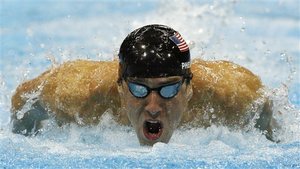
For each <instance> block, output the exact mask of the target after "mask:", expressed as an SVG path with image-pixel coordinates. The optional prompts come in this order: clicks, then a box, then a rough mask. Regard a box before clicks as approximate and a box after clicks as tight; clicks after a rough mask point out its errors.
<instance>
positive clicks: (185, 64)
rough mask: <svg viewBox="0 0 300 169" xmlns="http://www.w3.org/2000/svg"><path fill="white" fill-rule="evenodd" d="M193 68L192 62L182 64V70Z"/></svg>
mask: <svg viewBox="0 0 300 169" xmlns="http://www.w3.org/2000/svg"><path fill="white" fill-rule="evenodd" d="M190 67H191V62H183V63H181V68H182V69H188V68H190Z"/></svg>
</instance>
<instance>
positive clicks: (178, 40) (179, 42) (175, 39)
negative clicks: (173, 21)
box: [170, 32, 189, 52]
mask: <svg viewBox="0 0 300 169" xmlns="http://www.w3.org/2000/svg"><path fill="white" fill-rule="evenodd" d="M170 39H171V41H173V42H174V43H175V44H176V45H177V47H178V49H179V50H180V52H185V51H188V50H189V46H188V45H187V44H186V43H185V40H184V39H183V38H182V37H181V35H180V34H179V33H178V32H175V34H174V35H173V36H171V37H170Z"/></svg>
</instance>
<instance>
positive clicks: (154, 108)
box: [145, 91, 162, 119]
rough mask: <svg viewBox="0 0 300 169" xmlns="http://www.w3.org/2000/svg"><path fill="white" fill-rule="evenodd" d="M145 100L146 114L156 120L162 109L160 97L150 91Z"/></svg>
mask: <svg viewBox="0 0 300 169" xmlns="http://www.w3.org/2000/svg"><path fill="white" fill-rule="evenodd" d="M146 99H147V105H146V107H145V110H146V112H147V113H148V114H149V115H150V116H151V117H152V118H154V119H155V118H157V117H158V116H159V115H160V113H161V111H162V107H161V105H160V96H159V95H158V93H157V92H156V91H152V92H151V93H150V94H149V96H148V97H147V98H146Z"/></svg>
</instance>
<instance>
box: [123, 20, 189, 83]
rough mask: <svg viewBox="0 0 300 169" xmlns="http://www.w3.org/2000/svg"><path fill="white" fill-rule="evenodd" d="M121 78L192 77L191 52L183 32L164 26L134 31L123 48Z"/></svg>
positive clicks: (150, 26)
mask: <svg viewBox="0 0 300 169" xmlns="http://www.w3.org/2000/svg"><path fill="white" fill-rule="evenodd" d="M119 61H120V64H119V80H122V79H125V78H126V77H139V78H155V77H167V76H184V77H185V78H188V79H190V78H191V76H192V74H191V71H190V51H189V47H188V45H187V44H186V42H185V41H184V39H183V38H182V37H181V35H180V34H179V33H178V32H176V31H175V30H173V29H172V28H170V27H167V26H164V25H147V26H144V27H141V28H139V29H136V30H135V31H133V32H131V33H130V34H129V35H128V36H127V37H126V38H125V39H124V41H123V43H122V45H121V47H120V51H119Z"/></svg>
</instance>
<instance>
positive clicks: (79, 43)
mask: <svg viewBox="0 0 300 169" xmlns="http://www.w3.org/2000/svg"><path fill="white" fill-rule="evenodd" d="M299 11H300V2H299V1H298V0H289V1H284V0H274V1H271V0H270V1H269V0H261V1H258V0H252V1H250V0H245V1H239V0H230V1H223V0H222V1H218V0H215V1H211V0H204V1H197V0H187V1H180V0H168V1H159V0H154V1H152V0H145V1H137V0H136V1H135V0H122V1H114V0H113V1H111V0H104V1H93V0H91V1H86V2H85V1H68V0H66V1H58V0H46V1H35V0H26V1H22V2H20V1H17V0H1V1H0V36H1V39H0V40H1V48H0V52H1V53H0V56H1V62H0V86H1V87H0V92H1V93H0V154H1V155H0V168H300V90H299V86H300V78H299V71H300V70H299V67H300V66H299V65H300V12H299ZM152 23H160V24H165V25H168V26H170V27H173V28H174V29H175V30H178V31H179V32H180V33H181V35H182V36H183V37H184V38H185V39H186V41H187V42H188V44H189V46H190V48H191V55H192V58H203V59H206V60H230V61H233V62H235V63H238V64H240V65H242V66H244V67H246V68H248V69H250V70H251V71H253V72H254V73H255V74H257V75H259V76H260V77H261V80H262V81H263V83H264V84H265V86H266V87H267V88H268V91H267V94H268V95H269V96H270V98H271V99H272V100H273V102H274V107H273V109H274V110H275V111H274V112H275V118H276V119H277V120H278V122H279V123H280V124H281V126H282V131H280V134H279V136H278V137H279V138H280V139H281V140H282V142H281V143H278V144H276V143H273V142H270V141H268V140H267V139H266V138H265V137H264V136H262V135H261V133H260V132H259V131H257V130H255V129H253V130H251V131H250V132H244V131H230V130H229V129H228V128H226V127H225V126H218V127H217V126H212V127H210V128H207V129H202V128H198V129H178V130H177V131H176V132H175V133H174V135H173V137H172V139H171V141H170V143H169V144H163V143H157V144H155V145H154V146H153V147H143V146H140V145H139V143H138V140H137V138H136V134H135V132H134V131H133V129H132V128H131V127H125V126H119V125H118V124H116V122H114V120H113V118H112V117H110V116H109V115H107V114H105V115H104V116H103V118H102V120H101V123H100V124H99V125H97V126H94V127H78V126H76V125H69V126H64V127H61V128H59V127H57V126H56V125H55V124H54V123H51V122H50V123H49V125H48V126H47V128H45V129H44V130H43V131H42V134H40V135H38V136H36V137H24V136H21V135H15V134H12V133H11V132H10V127H11V126H10V123H9V121H10V106H11V103H10V98H11V96H12V95H13V93H14V90H15V88H16V87H17V86H18V85H19V84H20V83H22V82H23V81H25V80H29V79H32V78H34V77H36V76H37V75H39V74H40V73H42V72H43V71H45V70H47V69H48V68H51V66H55V65H58V64H60V63H63V62H65V61H68V60H75V59H88V60H112V59H114V58H115V57H116V54H117V52H118V48H119V46H120V44H121V42H122V40H123V39H124V38H125V37H126V35H127V34H128V33H129V32H131V31H132V30H134V29H136V28H138V27H141V26H143V25H146V24H152ZM279 112H280V113H279Z"/></svg>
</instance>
